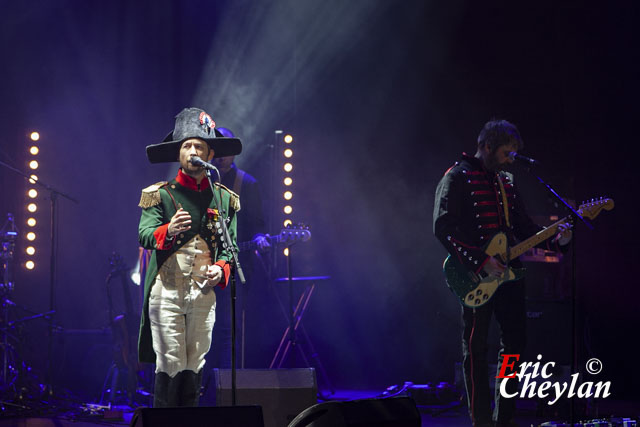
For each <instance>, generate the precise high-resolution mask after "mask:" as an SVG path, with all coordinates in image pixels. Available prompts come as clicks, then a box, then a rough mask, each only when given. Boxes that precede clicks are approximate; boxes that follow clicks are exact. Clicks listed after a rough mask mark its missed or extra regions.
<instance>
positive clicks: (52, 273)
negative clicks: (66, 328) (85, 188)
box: [0, 161, 78, 395]
mask: <svg viewBox="0 0 640 427" xmlns="http://www.w3.org/2000/svg"><path fill="white" fill-rule="evenodd" d="M0 165H2V166H4V167H6V168H7V169H10V170H12V171H13V172H15V173H17V174H18V175H22V176H23V177H25V178H26V179H27V180H29V181H30V182H31V183H32V184H34V185H38V186H40V187H42V188H44V189H46V190H47V191H48V192H49V198H50V199H51V214H50V219H51V220H50V222H51V258H50V260H49V313H51V315H50V316H48V317H47V320H48V322H49V337H48V354H49V357H48V361H47V364H48V366H47V379H46V384H45V389H46V391H47V392H48V393H49V395H53V365H52V359H53V329H54V328H53V315H54V313H55V282H56V263H57V259H56V249H57V243H58V242H57V240H56V231H57V217H56V202H57V197H58V196H62V197H64V198H66V199H68V200H71V201H72V202H74V203H78V201H77V200H76V199H74V198H73V197H71V196H69V195H68V194H65V193H63V192H61V191H59V190H57V189H55V188H54V187H52V186H50V185H48V184H46V183H44V182H42V181H41V180H40V179H37V180H34V179H32V178H31V176H29V175H28V174H26V173H24V172H22V171H20V170H19V169H16V168H14V167H11V166H10V165H8V164H6V163H4V162H1V161H0Z"/></svg>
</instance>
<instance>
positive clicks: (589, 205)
mask: <svg viewBox="0 0 640 427" xmlns="http://www.w3.org/2000/svg"><path fill="white" fill-rule="evenodd" d="M614 206H615V204H614V203H613V199H608V198H604V197H600V198H599V199H591V200H589V201H586V202H583V203H582V204H581V205H580V207H579V208H578V213H580V215H582V216H583V217H585V218H588V219H594V218H595V217H597V216H598V215H599V214H600V212H601V211H602V210H603V209H604V210H606V211H610V210H611V209H613V207H614Z"/></svg>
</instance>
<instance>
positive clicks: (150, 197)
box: [138, 181, 168, 209]
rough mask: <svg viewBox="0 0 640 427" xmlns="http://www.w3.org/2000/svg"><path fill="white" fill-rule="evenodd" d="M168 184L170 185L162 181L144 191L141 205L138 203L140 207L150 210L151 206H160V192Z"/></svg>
mask: <svg viewBox="0 0 640 427" xmlns="http://www.w3.org/2000/svg"><path fill="white" fill-rule="evenodd" d="M167 184H168V182H167V181H160V182H156V183H155V184H153V185H150V186H148V187H147V188H145V189H143V190H142V195H141V196H140V203H138V206H140V207H141V208H143V209H146V208H150V207H151V206H155V205H159V204H160V202H161V201H162V198H161V197H160V191H159V190H160V189H161V188H162V187H164V186H165V185H167Z"/></svg>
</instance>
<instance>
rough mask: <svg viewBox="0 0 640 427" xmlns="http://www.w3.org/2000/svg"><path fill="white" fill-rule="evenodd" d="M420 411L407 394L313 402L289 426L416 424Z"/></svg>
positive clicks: (400, 426) (408, 426) (399, 426)
mask: <svg viewBox="0 0 640 427" xmlns="http://www.w3.org/2000/svg"><path fill="white" fill-rule="evenodd" d="M420 425H421V420H420V412H418V408H417V407H416V404H415V402H414V401H413V400H412V399H411V398H409V397H390V398H386V399H362V400H352V401H348V402H336V401H333V402H324V403H319V404H317V405H314V406H312V407H310V408H308V409H306V410H305V411H304V412H302V413H301V414H300V415H298V416H297V417H296V418H295V419H294V420H293V421H292V422H291V424H289V427H383V426H386V427H420Z"/></svg>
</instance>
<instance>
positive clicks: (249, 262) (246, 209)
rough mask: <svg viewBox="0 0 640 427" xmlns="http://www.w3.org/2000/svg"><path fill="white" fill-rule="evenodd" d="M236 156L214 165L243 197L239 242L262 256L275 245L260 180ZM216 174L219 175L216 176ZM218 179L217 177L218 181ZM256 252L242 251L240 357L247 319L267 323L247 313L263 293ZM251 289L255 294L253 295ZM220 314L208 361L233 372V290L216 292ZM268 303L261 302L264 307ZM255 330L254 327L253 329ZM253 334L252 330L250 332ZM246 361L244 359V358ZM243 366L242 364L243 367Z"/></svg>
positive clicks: (224, 131)
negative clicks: (250, 302)
mask: <svg viewBox="0 0 640 427" xmlns="http://www.w3.org/2000/svg"><path fill="white" fill-rule="evenodd" d="M217 130H218V131H219V132H220V133H221V134H222V135H224V136H225V137H227V138H235V135H234V134H233V132H231V130H229V129H227V128H224V127H219V128H217ZM234 160H235V156H225V157H216V158H214V159H213V160H212V163H213V165H214V166H216V167H217V168H218V171H219V172H220V178H221V184H222V185H224V186H226V187H227V188H230V189H231V190H232V191H233V192H234V193H236V194H237V195H238V196H240V197H241V198H242V213H241V214H239V215H238V234H237V235H238V243H240V242H247V241H253V242H255V244H256V247H257V249H258V251H259V252H260V253H263V252H266V251H268V250H269V247H270V246H271V244H270V243H269V240H268V237H269V235H268V234H265V230H266V228H267V225H266V220H265V216H264V209H263V206H262V193H261V191H260V186H259V184H258V181H257V180H256V179H255V178H254V177H253V176H252V175H250V174H249V173H247V172H245V171H244V170H242V169H240V168H238V167H237V166H236V164H235V162H234ZM213 175H214V176H215V175H216V174H215V173H214V174H213ZM215 179H216V180H217V177H216V178H215ZM254 252H255V251H251V252H249V253H247V252H241V253H240V264H241V265H242V266H243V268H244V272H245V276H246V278H247V283H246V285H245V286H243V287H242V288H239V289H238V290H239V292H238V294H237V296H238V300H237V301H238V303H237V311H236V313H237V314H238V316H237V321H236V325H238V327H237V331H236V332H237V334H238V335H236V336H237V337H239V339H237V340H236V343H237V346H238V347H237V349H238V352H237V353H236V354H238V356H241V354H242V353H243V350H244V347H245V345H244V344H245V341H246V340H245V333H244V331H245V329H247V328H246V326H247V325H246V321H245V320H246V319H247V318H248V319H249V320H250V321H253V320H254V317H255V318H260V319H259V320H258V321H259V322H263V321H264V316H263V313H256V310H255V309H252V310H251V312H250V313H247V304H248V299H249V297H252V298H253V299H255V298H256V297H257V295H256V294H257V293H258V291H259V289H258V288H259V286H252V285H254V284H257V282H259V280H257V279H258V275H257V273H258V272H259V271H256V270H257V269H256V268H254V263H255V261H259V260H257V259H255V256H253V255H252V254H253V253H254ZM249 290H251V291H252V292H251V293H252V294H253V295H249ZM216 299H217V303H216V311H217V320H216V324H215V326H214V328H213V343H212V346H211V351H210V352H209V354H208V355H207V362H208V363H211V365H212V366H214V367H216V368H223V369H229V368H231V301H230V299H231V293H230V290H229V289H220V288H218V289H216ZM262 303H264V300H262V299H261V304H262ZM252 323H256V322H252ZM251 329H253V328H251ZM249 332H251V331H249ZM250 342H251V344H252V347H255V344H256V343H255V342H254V340H253V339H252V340H250ZM241 360H242V359H241ZM241 367H242V365H241Z"/></svg>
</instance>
